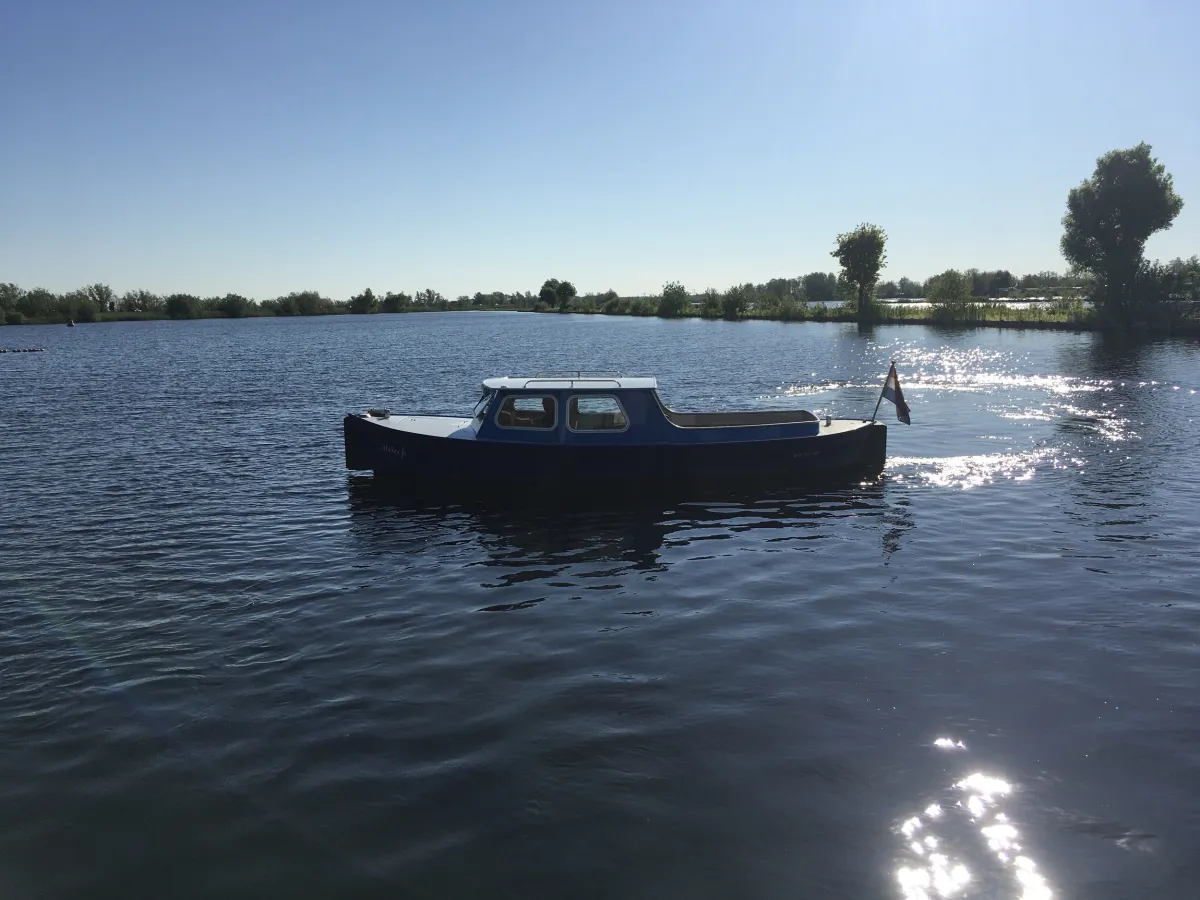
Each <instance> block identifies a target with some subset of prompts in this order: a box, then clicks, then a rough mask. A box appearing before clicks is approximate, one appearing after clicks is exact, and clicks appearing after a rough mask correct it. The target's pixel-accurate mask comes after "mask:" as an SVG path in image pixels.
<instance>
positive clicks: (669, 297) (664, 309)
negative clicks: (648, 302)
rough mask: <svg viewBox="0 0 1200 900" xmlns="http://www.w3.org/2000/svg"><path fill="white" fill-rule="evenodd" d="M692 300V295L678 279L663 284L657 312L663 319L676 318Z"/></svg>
mask: <svg viewBox="0 0 1200 900" xmlns="http://www.w3.org/2000/svg"><path fill="white" fill-rule="evenodd" d="M691 302H692V295H691V294H689V293H688V290H687V288H685V287H684V286H683V285H682V284H680V283H679V282H678V281H668V282H667V283H666V284H665V285H663V292H662V297H661V298H660V299H659V301H658V314H659V315H660V316H661V317H662V318H664V319H677V318H679V317H680V316H682V315H683V314H684V312H685V311H686V310H687V308H688V306H689V305H690V304H691Z"/></svg>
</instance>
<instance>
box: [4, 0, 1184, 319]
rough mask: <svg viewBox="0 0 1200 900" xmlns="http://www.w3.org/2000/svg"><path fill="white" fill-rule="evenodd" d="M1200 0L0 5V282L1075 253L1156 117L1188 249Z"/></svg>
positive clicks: (639, 270)
mask: <svg viewBox="0 0 1200 900" xmlns="http://www.w3.org/2000/svg"><path fill="white" fill-rule="evenodd" d="M1198 28H1200V4H1198V3H1196V2H1195V0H1149V2H1143V3H1139V4H1129V3H1128V2H1116V0H1086V2H1079V0H1063V2H1055V0H1003V2H999V0H996V2H972V0H896V2H870V0H842V2H839V3H826V2H813V3H805V2H796V0H790V2H775V0H765V2H747V0H743V2H708V0H686V2H663V0H637V2H624V0H605V2H603V3H584V2H572V0H566V2H563V0H559V2H523V0H511V2H506V3H482V2H454V0H440V2H428V3H420V2H377V3H359V2H352V0H338V2H336V3H335V2H331V0H324V2H320V3H316V2H309V0H289V2H278V3H276V2H255V0H239V2H232V3H227V2H224V0H206V2H203V3H183V2H176V0H150V2H118V0H114V2H98V0H92V2H88V3H78V2H55V0H36V2H31V0H6V2H5V3H3V4H0V282H5V281H7V282H14V283H16V284H18V285H20V286H21V287H24V288H26V289H29V288H33V287H36V286H42V287H47V288H49V289H51V290H53V291H65V290H71V289H74V288H76V287H79V286H81V285H84V284H91V283H95V282H101V283H105V284H109V285H110V286H112V287H113V288H114V289H115V290H116V291H117V292H118V293H120V292H123V291H125V290H130V289H146V290H151V291H154V292H156V293H170V292H175V291H182V292H188V293H194V294H200V295H203V296H209V295H215V294H225V293H229V292H234V293H240V294H244V295H246V296H249V297H254V298H257V299H266V298H269V297H274V296H278V295H280V294H284V293H287V292H289V291H294V290H310V289H311V290H318V291H320V292H321V293H322V294H325V295H326V296H330V297H333V298H334V299H345V298H347V297H349V296H350V295H352V294H355V293H358V292H359V291H361V290H362V289H363V288H366V287H371V288H372V289H374V290H375V292H376V293H383V292H386V291H389V290H396V291H407V292H409V293H412V292H415V291H417V290H420V289H423V288H433V289H435V290H438V291H440V292H441V293H443V294H445V295H447V296H450V297H454V296H458V295H460V294H473V293H475V292H476V291H483V292H485V293H486V292H491V291H495V290H500V291H504V292H512V291H525V290H529V291H533V292H535V293H536V292H537V290H538V288H539V287H540V286H541V283H542V282H543V281H544V280H545V279H546V278H550V277H555V278H559V279H565V280H570V281H572V282H573V283H574V284H575V285H576V287H577V288H578V289H579V291H580V293H588V292H599V291H604V290H607V289H610V288H611V289H614V290H616V291H617V292H618V293H621V294H624V295H638V294H651V293H655V292H657V291H659V290H661V288H662V285H663V284H664V282H667V281H680V282H682V283H683V284H684V285H685V286H687V287H688V288H690V289H692V290H693V291H700V290H703V289H704V288H707V287H716V288H725V287H728V286H729V285H731V284H736V283H742V282H746V281H752V282H762V281H766V280H768V279H770V278H775V277H793V276H796V275H800V274H803V273H805V272H809V271H814V270H821V271H834V270H835V269H836V263H835V261H834V260H833V259H832V258H831V257H830V251H831V250H832V249H833V245H834V240H835V238H836V236H837V234H838V233H840V232H844V231H849V230H851V229H853V228H855V227H856V226H858V225H859V224H860V223H862V222H872V223H875V224H877V225H880V226H882V227H883V228H884V229H885V230H886V231H887V234H888V246H887V267H886V269H885V270H884V272H883V278H885V279H887V278H892V279H897V278H899V277H900V276H902V275H907V276H909V277H912V278H924V277H927V276H929V275H933V274H936V273H937V272H940V271H942V270H944V269H946V268H967V267H971V266H974V267H978V268H981V269H991V268H1006V269H1009V270H1011V271H1013V272H1015V273H1017V274H1020V273H1023V272H1036V271H1041V270H1046V269H1053V270H1063V269H1065V268H1066V264H1065V262H1064V260H1063V259H1062V257H1061V255H1060V253H1059V249H1058V241H1059V237H1060V236H1061V233H1062V226H1061V218H1062V215H1063V212H1064V211H1065V204H1066V196H1067V192H1068V191H1069V190H1070V189H1071V188H1072V187H1074V186H1075V185H1077V184H1078V183H1079V182H1080V181H1082V180H1083V179H1085V178H1087V177H1088V176H1089V175H1090V174H1091V172H1092V170H1093V168H1094V166H1095V162H1096V158H1097V157H1099V156H1100V155H1101V154H1103V153H1105V152H1107V151H1108V150H1112V149H1117V148H1123V147H1130V146H1133V145H1135V144H1137V143H1138V142H1140V141H1143V140H1144V141H1146V142H1148V143H1150V144H1151V145H1152V146H1153V148H1154V151H1153V152H1154V154H1155V156H1156V157H1157V158H1158V159H1159V160H1160V161H1161V162H1162V163H1164V164H1165V165H1166V167H1167V171H1168V172H1170V173H1171V174H1172V175H1173V176H1174V179H1175V188H1176V190H1177V192H1178V193H1179V194H1180V195H1181V196H1182V197H1183V199H1184V201H1185V205H1184V208H1183V212H1182V213H1181V214H1180V216H1179V217H1178V219H1176V221H1175V224H1174V227H1173V228H1172V229H1171V230H1170V231H1167V232H1164V233H1162V234H1159V235H1156V236H1155V237H1154V238H1152V239H1151V241H1150V243H1149V245H1148V247H1147V255H1148V256H1149V257H1151V258H1159V259H1163V260H1166V259H1169V258H1173V257H1175V256H1191V255H1192V254H1194V253H1200V116H1198V115H1197V112H1196V111H1197V110H1200V53H1197V52H1196V47H1195V35H1196V33H1197V30H1198Z"/></svg>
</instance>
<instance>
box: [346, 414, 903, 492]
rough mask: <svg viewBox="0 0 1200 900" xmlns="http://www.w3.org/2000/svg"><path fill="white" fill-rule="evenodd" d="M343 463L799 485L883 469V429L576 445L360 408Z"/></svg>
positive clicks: (560, 477)
mask: <svg viewBox="0 0 1200 900" xmlns="http://www.w3.org/2000/svg"><path fill="white" fill-rule="evenodd" d="M343 427H344V432H345V444H346V466H347V468H350V469H361V470H371V471H373V472H374V473H375V474H376V475H386V476H394V477H398V478H400V479H403V480H405V481H407V482H410V483H411V484H413V485H414V486H428V485H430V484H434V483H438V482H449V483H453V484H456V485H480V486H485V487H487V486H497V485H501V484H505V483H508V484H529V483H534V482H536V483H558V484H561V485H562V487H563V489H564V490H568V491H569V490H593V489H594V486H595V485H596V483H597V482H610V483H613V484H618V485H633V486H636V485H639V484H641V485H644V484H655V485H661V484H705V483H713V482H717V481H719V482H729V481H753V482H760V481H770V482H776V483H793V482H795V483H804V482H809V481H812V480H814V479H817V480H826V479H829V478H831V477H832V476H836V475H847V474H853V475H858V474H862V475H870V474H874V473H878V472H879V471H881V470H882V468H883V464H884V459H885V456H886V452H887V427H886V426H885V425H883V424H882V423H874V424H870V425H866V426H864V427H862V428H857V429H854V430H850V431H845V432H837V433H832V434H822V435H819V436H816V437H803V438H789V439H778V440H763V441H742V442H738V443H692V444H649V445H636V444H627V445H605V446H586V445H585V446H581V445H578V444H575V445H572V444H524V443H515V442H503V441H481V440H462V439H458V438H441V437H429V436H426V435H421V434H413V433H410V432H404V431H399V430H397V429H394V428H389V427H387V426H384V425H380V424H377V423H376V422H373V421H371V420H370V419H367V418H363V417H361V416H356V415H349V416H346V418H345V420H344V426H343Z"/></svg>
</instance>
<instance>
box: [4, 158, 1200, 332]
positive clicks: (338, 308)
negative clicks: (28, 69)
mask: <svg viewBox="0 0 1200 900" xmlns="http://www.w3.org/2000/svg"><path fill="white" fill-rule="evenodd" d="M1182 208H1183V200H1182V199H1181V198H1180V197H1179V196H1178V195H1177V194H1176V193H1175V189H1174V183H1173V179H1172V177H1171V175H1169V174H1168V173H1167V172H1166V169H1165V167H1164V166H1163V164H1162V163H1160V162H1159V161H1158V160H1157V159H1155V158H1154V157H1153V156H1152V155H1151V147H1150V146H1149V145H1148V144H1146V143H1144V142H1143V143H1141V144H1138V145H1137V146H1136V147H1132V148H1129V149H1126V150H1113V151H1111V152H1109V153H1106V154H1105V155H1104V156H1101V157H1100V158H1099V159H1097V161H1096V168H1095V171H1094V172H1093V174H1092V175H1091V177H1089V178H1088V179H1085V180H1084V181H1083V182H1082V183H1080V185H1079V186H1078V187H1076V188H1073V189H1072V190H1071V191H1070V193H1069V194H1068V196H1067V211H1066V214H1065V215H1064V216H1063V219H1062V224H1063V236H1062V240H1061V241H1060V249H1061V251H1062V254H1063V256H1064V257H1065V258H1066V260H1067V262H1068V263H1070V265H1071V268H1070V269H1069V270H1068V271H1067V272H1066V273H1063V274H1060V273H1057V272H1038V273H1036V274H1026V275H1022V276H1020V277H1017V276H1015V275H1013V273H1011V272H1009V271H1008V270H995V271H981V270H979V269H968V270H966V271H959V270H956V269H947V270H946V271H945V272H941V273H939V274H937V275H934V276H932V277H930V278H927V279H925V280H924V281H922V282H917V281H914V280H912V279H910V278H907V277H904V278H900V279H897V280H894V281H885V282H882V283H881V282H880V281H879V273H880V271H882V269H883V267H884V264H885V263H886V259H887V255H886V247H887V234H886V233H885V232H884V230H883V229H882V228H881V227H879V226H877V225H873V224H870V223H864V224H862V225H860V226H859V227H858V228H856V229H854V230H853V231H849V232H846V233H844V234H840V235H838V236H837V238H836V240H835V245H834V250H833V251H832V252H831V254H830V255H831V256H833V257H834V258H835V259H836V260H837V261H838V264H839V268H840V271H839V272H838V273H836V274H835V273H832V272H810V273H808V274H807V275H802V276H797V277H785V278H773V279H771V280H769V281H767V282H765V283H762V284H753V283H750V282H747V283H744V284H737V285H733V286H731V287H729V288H728V289H726V290H724V291H718V290H716V289H713V288H709V289H707V290H705V291H702V292H700V293H698V294H694V293H692V292H691V291H689V290H688V289H687V288H685V287H684V286H683V285H682V284H680V283H679V282H677V281H671V282H667V283H666V284H665V285H664V286H663V289H662V292H661V293H660V294H657V295H654V296H648V297H621V296H619V295H618V294H617V292H616V291H613V290H608V291H605V292H603V293H600V294H586V295H583V296H580V295H579V292H578V291H577V290H576V288H575V286H574V284H572V283H571V282H570V281H563V280H560V279H557V278H548V279H546V280H545V281H544V282H543V283H542V286H541V288H540V289H539V290H538V292H537V293H536V294H534V293H532V292H530V291H525V292H524V293H511V294H509V293H504V292H501V291H494V292H492V293H487V294H485V293H482V292H478V293H476V294H474V295H473V296H467V295H460V296H459V297H457V298H456V299H455V300H453V301H451V300H449V299H447V298H446V297H443V296H442V295H441V294H440V293H438V292H437V291H435V290H433V289H431V288H429V289H425V290H422V291H417V292H416V294H415V295H411V296H410V295H409V294H406V293H403V292H400V293H396V292H392V291H389V292H387V293H385V294H383V295H377V294H376V293H374V291H372V290H371V289H370V288H367V289H366V290H364V291H363V292H362V293H359V294H356V295H354V296H353V297H350V298H349V299H347V300H344V301H335V300H331V299H330V298H328V297H323V296H322V295H321V294H320V293H318V292H317V291H299V292H293V293H291V294H286V295H284V296H281V297H276V298H274V299H272V300H263V301H254V300H251V299H249V298H247V297H243V296H241V295H239V294H226V295H224V296H222V297H207V298H203V299H202V298H200V297H197V296H194V295H191V294H169V295H166V296H161V295H157V294H153V293H150V292H149V291H144V290H137V291H129V292H127V293H125V294H123V295H121V296H120V297H118V296H117V295H116V294H115V293H114V292H113V290H112V289H111V288H110V287H108V286H107V285H104V284H93V285H87V286H85V287H82V288H79V289H78V290H75V291H70V292H68V293H66V294H54V293H52V292H50V291H48V290H46V289H44V288H34V289H33V290H30V291H25V290H22V289H21V288H19V287H17V286H16V285H13V284H0V324H4V323H5V322H8V323H10V324H19V323H21V322H23V321H41V322H49V321H66V320H73V321H84V322H86V321H95V320H97V319H113V318H116V319H121V318H163V317H168V318H174V319H194V318H202V317H211V316H222V317H227V318H241V317H245V316H312V315H332V314H337V313H355V314H371V313H400V312H409V311H426V310H429V311H433V310H447V309H468V308H478V309H517V310H532V311H537V312H549V311H557V312H595V313H607V314H610V315H646V316H661V317H664V318H677V317H680V316H688V315H699V316H703V317H705V318H712V319H717V318H723V319H740V318H744V317H745V316H746V315H747V314H748V313H750V312H753V313H754V314H755V315H756V316H759V317H764V318H779V319H785V320H787V319H793V318H818V319H819V318H826V317H828V316H829V315H830V313H829V309H830V308H831V307H832V306H834V305H837V306H838V307H839V311H838V312H837V314H836V318H839V319H843V318H847V317H853V318H856V319H857V320H858V321H860V322H864V323H867V322H871V321H873V320H876V319H879V318H886V317H887V316H888V315H890V314H888V313H885V312H884V311H883V309H882V308H881V307H880V306H879V304H878V301H880V300H896V299H905V298H907V299H917V298H925V299H927V300H929V301H930V302H931V303H933V304H934V305H935V306H936V307H937V308H938V314H939V315H940V316H941V317H942V318H946V319H958V320H963V321H968V320H972V321H973V320H980V316H979V313H978V310H969V309H968V307H972V306H978V305H979V304H980V302H989V301H998V300H1003V299H1008V298H1014V297H1022V296H1028V295H1030V294H1031V293H1033V294H1039V295H1044V294H1046V293H1050V294H1054V295H1057V297H1058V300H1059V301H1060V302H1062V303H1063V304H1066V305H1068V306H1070V307H1071V308H1070V309H1069V310H1067V309H1065V308H1064V312H1069V313H1070V314H1071V316H1072V317H1073V318H1074V320H1076V321H1082V316H1081V312H1080V311H1081V310H1082V308H1083V303H1082V300H1083V298H1084V297H1087V298H1089V299H1090V300H1091V301H1092V304H1093V309H1094V313H1095V316H1096V324H1099V325H1101V326H1103V327H1117V326H1120V327H1170V326H1171V325H1172V324H1173V323H1175V322H1178V321H1180V320H1181V318H1186V319H1188V321H1189V322H1191V323H1192V324H1196V322H1195V319H1196V316H1197V310H1196V309H1195V307H1196V304H1197V303H1200V257H1196V256H1192V257H1191V258H1190V259H1186V260H1185V259H1175V260H1172V261H1171V262H1168V263H1165V264H1163V263H1159V262H1157V261H1156V262H1150V261H1148V260H1146V259H1145V255H1144V249H1145V244H1146V241H1147V240H1148V239H1149V238H1150V237H1151V235H1153V234H1155V233H1156V232H1159V231H1162V230H1163V229H1166V228H1169V227H1170V226H1171V223H1172V222H1173V221H1174V220H1175V218H1176V216H1178V215H1179V212H1180V210H1181V209H1182ZM839 301H840V302H839Z"/></svg>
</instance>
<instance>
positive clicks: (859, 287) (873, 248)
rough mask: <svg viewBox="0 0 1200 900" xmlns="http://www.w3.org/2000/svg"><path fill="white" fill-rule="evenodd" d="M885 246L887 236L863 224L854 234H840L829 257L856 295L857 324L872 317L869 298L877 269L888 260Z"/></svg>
mask: <svg viewBox="0 0 1200 900" xmlns="http://www.w3.org/2000/svg"><path fill="white" fill-rule="evenodd" d="M886 245H887V234H886V233H884V230H883V229H882V228H880V227H879V226H878V225H871V224H869V223H864V224H862V225H859V226H858V228H856V229H855V230H854V231H848V232H846V233H845V234H839V235H838V237H837V248H836V249H835V250H834V251H833V252H832V253H831V254H830V255H831V256H834V257H836V258H837V261H838V262H839V263H840V264H841V267H842V275H841V279H842V281H843V282H845V283H846V284H847V285H849V286H851V287H852V288H853V289H854V291H855V293H856V294H857V295H858V319H859V321H860V322H863V321H869V319H870V316H871V302H870V301H871V297H872V295H873V293H874V290H875V282H877V281H878V280H879V270H880V269H882V268H883V264H884V262H886V261H887V255H886V254H885V253H884V247H885V246H886Z"/></svg>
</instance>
